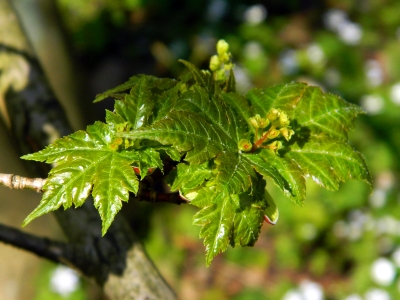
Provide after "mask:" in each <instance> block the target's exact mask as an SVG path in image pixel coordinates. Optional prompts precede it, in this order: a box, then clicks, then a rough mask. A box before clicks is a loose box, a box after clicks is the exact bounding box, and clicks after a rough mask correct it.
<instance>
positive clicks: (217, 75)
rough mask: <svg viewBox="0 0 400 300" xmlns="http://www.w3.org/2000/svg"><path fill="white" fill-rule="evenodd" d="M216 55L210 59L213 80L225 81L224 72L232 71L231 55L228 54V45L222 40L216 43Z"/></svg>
mask: <svg viewBox="0 0 400 300" xmlns="http://www.w3.org/2000/svg"><path fill="white" fill-rule="evenodd" d="M217 53H218V54H217V55H213V56H212V57H211V59H210V70H211V71H212V72H213V73H214V79H215V80H217V81H223V80H226V71H230V70H232V69H233V67H234V65H233V63H232V54H231V53H230V52H229V44H228V43H227V42H225V41H224V40H219V41H218V43H217Z"/></svg>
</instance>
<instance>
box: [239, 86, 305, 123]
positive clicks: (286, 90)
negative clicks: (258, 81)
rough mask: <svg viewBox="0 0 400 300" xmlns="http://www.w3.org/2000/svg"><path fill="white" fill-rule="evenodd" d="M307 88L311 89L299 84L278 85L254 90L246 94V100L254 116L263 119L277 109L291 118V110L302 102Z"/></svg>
mask: <svg viewBox="0 0 400 300" xmlns="http://www.w3.org/2000/svg"><path fill="white" fill-rule="evenodd" d="M309 88H311V87H309V86H307V85H306V84H305V83H299V82H293V83H288V84H279V85H276V86H273V87H270V88H266V89H258V88H254V89H252V90H250V91H249V92H248V93H247V94H246V98H247V99H249V101H250V103H251V105H252V107H253V110H254V115H255V114H259V115H260V116H261V117H263V118H265V116H266V115H267V113H268V112H269V110H270V109H271V108H276V109H278V108H279V109H282V110H284V111H285V112H286V113H287V114H288V115H289V116H290V117H291V116H292V111H293V109H294V108H295V107H296V106H297V105H298V104H299V102H300V101H302V99H303V96H304V93H305V91H306V90H307V89H309Z"/></svg>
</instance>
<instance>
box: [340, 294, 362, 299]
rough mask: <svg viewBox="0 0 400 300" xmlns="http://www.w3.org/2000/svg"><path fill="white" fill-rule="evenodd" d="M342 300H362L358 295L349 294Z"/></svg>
mask: <svg viewBox="0 0 400 300" xmlns="http://www.w3.org/2000/svg"><path fill="white" fill-rule="evenodd" d="M344 300H363V298H362V297H361V296H360V295H359V294H351V295H348V296H347V297H346V298H344Z"/></svg>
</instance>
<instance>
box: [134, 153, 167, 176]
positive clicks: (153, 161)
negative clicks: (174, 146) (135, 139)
mask: <svg viewBox="0 0 400 300" xmlns="http://www.w3.org/2000/svg"><path fill="white" fill-rule="evenodd" d="M135 160H136V161H137V167H139V170H140V177H141V178H142V179H143V178H144V177H146V176H147V174H148V173H149V171H150V170H151V169H156V168H159V169H160V170H162V169H163V162H162V160H161V158H160V153H159V152H158V151H156V150H155V149H152V148H147V149H141V151H138V152H137V159H135Z"/></svg>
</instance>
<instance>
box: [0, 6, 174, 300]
mask: <svg viewBox="0 0 400 300" xmlns="http://www.w3.org/2000/svg"><path fill="white" fill-rule="evenodd" d="M0 71H1V73H0V112H1V114H2V117H3V119H4V120H5V122H6V123H7V125H8V127H9V128H10V131H11V132H12V134H13V136H14V137H15V139H16V141H17V143H18V145H19V148H20V151H21V154H26V153H29V152H33V151H37V150H39V149H42V148H44V147H45V146H46V145H47V144H48V143H49V142H51V141H52V140H54V139H55V138H57V137H60V136H63V135H66V134H69V133H70V132H71V127H70V126H69V125H68V122H67V120H66V118H65V114H64V111H63V109H62V107H61V106H60V105H59V103H58V102H57V99H56V97H55V95H54V94H53V92H52V90H51V88H50V87H49V85H48V82H47V80H46V78H45V76H44V74H43V71H42V69H41V67H40V64H39V63H38V61H37V60H36V58H35V56H34V53H33V51H32V49H31V47H30V45H29V42H28V41H27V40H26V37H25V35H24V33H23V32H22V30H21V28H20V26H19V23H18V20H17V17H16V16H15V14H14V12H13V10H12V7H11V6H10V3H9V1H8V0H0ZM29 168H30V170H31V176H33V177H46V175H47V172H48V170H47V169H46V167H45V166H43V165H40V164H32V163H31V164H30V166H29ZM55 216H56V218H57V221H58V222H59V224H60V226H61V228H62V229H63V230H64V232H65V235H66V236H67V238H68V240H69V242H70V243H71V245H73V247H71V249H79V251H76V252H77V253H73V254H71V255H69V256H68V257H69V261H67V262H65V263H66V264H68V265H69V266H74V267H75V268H77V269H78V270H79V271H80V272H81V273H82V274H84V275H86V276H88V277H90V278H92V279H94V280H95V281H96V282H97V283H98V284H100V285H102V286H104V287H105V291H106V293H107V296H108V297H109V298H110V299H176V296H175V294H174V292H173V291H172V290H171V289H170V287H169V286H168V285H167V284H166V282H165V281H164V280H163V279H162V277H161V276H160V274H159V273H158V271H157V269H156V268H155V267H154V265H153V264H152V262H151V260H150V259H149V258H148V257H147V255H146V253H145V251H144V249H143V247H142V245H141V244H140V242H139V241H138V240H137V238H136V237H135V235H134V234H133V232H132V231H131V229H130V228H129V226H128V225H127V223H126V222H125V220H124V219H123V217H122V216H117V217H116V218H115V221H114V222H113V224H112V226H111V227H110V229H109V230H108V233H107V234H106V235H105V237H101V221H100V218H99V216H98V214H97V211H96V210H95V209H94V207H93V204H92V203H91V201H87V202H86V204H85V205H83V206H82V207H80V208H78V209H74V210H72V209H70V210H66V211H62V210H58V211H56V212H55ZM71 251H73V250H71Z"/></svg>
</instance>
